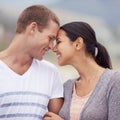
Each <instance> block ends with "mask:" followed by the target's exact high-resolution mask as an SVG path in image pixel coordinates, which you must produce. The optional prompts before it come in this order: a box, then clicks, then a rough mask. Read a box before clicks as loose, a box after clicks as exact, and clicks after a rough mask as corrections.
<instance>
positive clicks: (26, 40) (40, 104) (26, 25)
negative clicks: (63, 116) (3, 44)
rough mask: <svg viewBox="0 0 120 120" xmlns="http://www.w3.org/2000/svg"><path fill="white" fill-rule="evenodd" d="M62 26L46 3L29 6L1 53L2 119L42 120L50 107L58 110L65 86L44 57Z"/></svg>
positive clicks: (56, 111)
mask: <svg viewBox="0 0 120 120" xmlns="http://www.w3.org/2000/svg"><path fill="white" fill-rule="evenodd" d="M58 29H59V21H58V18H57V17H56V15H55V14H54V13H53V12H52V11H51V10H50V9H48V8H46V7H45V6H42V5H33V6H30V7H28V8H26V9H25V10H24V11H23V12H22V13H21V15H20V17H19V19H18V21H17V28H16V34H15V36H14V38H13V40H12V43H11V44H10V45H9V47H8V48H7V49H6V50H4V51H2V52H1V53H0V119H2V120H40V119H42V118H43V116H44V114H45V112H46V110H47V109H48V110H49V111H52V112H54V113H58V112H59V109H60V108H61V106H62V103H63V99H62V97H63V88H62V84H61V81H60V76H59V73H58V70H57V69H56V67H55V66H54V65H53V64H51V63H49V62H47V61H45V60H42V58H43V55H44V54H45V52H46V51H48V50H49V49H52V47H53V40H54V39H55V37H56V34H57V31H58Z"/></svg>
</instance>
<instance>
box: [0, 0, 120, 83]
mask: <svg viewBox="0 0 120 120" xmlns="http://www.w3.org/2000/svg"><path fill="white" fill-rule="evenodd" d="M34 4H43V5H45V6H47V7H49V8H50V9H52V10H53V11H54V12H55V13H56V14H57V16H58V17H59V19H60V22H61V25H62V24H64V23H67V22H71V21H85V22H88V23H89V24H90V25H91V26H92V27H93V28H94V30H95V32H96V36H97V39H98V41H99V42H101V43H102V44H103V45H104V46H105V47H106V48H107V50H108V52H109V54H110V56H111V59H112V63H113V68H114V69H117V70H120V47H119V46H120V40H119V38H120V22H119V21H120V12H119V11H120V7H119V6H120V1H119V0H92V1H90V0H74V1H73V0H66V1H65V0H29V1H26V0H1V1H0V6H1V7H0V51H1V50H3V49H5V48H6V47H7V46H8V45H9V43H10V42H11V40H12V37H13V36H14V34H15V28H16V21H17V18H18V16H19V14H20V13H21V12H22V11H23V9H24V8H26V7H28V6H30V5H34ZM45 59H47V60H49V61H51V62H52V63H54V64H55V65H57V67H58V68H59V70H60V72H61V75H62V78H63V81H65V80H67V79H69V78H74V77H76V76H77V73H76V70H74V68H72V67H70V66H64V67H60V66H59V65H58V64H57V59H56V56H55V55H54V53H52V52H51V51H49V52H48V53H47V54H46V55H45Z"/></svg>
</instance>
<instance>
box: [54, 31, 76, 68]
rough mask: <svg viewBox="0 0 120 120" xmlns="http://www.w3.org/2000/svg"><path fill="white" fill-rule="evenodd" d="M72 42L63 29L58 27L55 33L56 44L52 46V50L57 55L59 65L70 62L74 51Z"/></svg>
mask: <svg viewBox="0 0 120 120" xmlns="http://www.w3.org/2000/svg"><path fill="white" fill-rule="evenodd" d="M73 43H74V42H72V41H71V40H70V39H69V38H68V37H67V35H66V33H65V31H64V30H62V29H60V30H59V32H58V35H57V39H56V45H55V47H54V48H53V51H54V52H55V53H56V55H57V58H58V64H59V65H61V66H63V65H69V64H71V62H72V59H73V55H74V52H75V49H74V44H73Z"/></svg>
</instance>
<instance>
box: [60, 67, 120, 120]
mask: <svg viewBox="0 0 120 120" xmlns="http://www.w3.org/2000/svg"><path fill="white" fill-rule="evenodd" d="M74 82H75V80H68V81H67V82H65V83H64V104H63V106H62V108H61V110H60V113H59V115H60V116H61V117H62V118H63V119H64V120H70V103H71V97H72V92H73V86H74ZM80 116H81V117H80V120H120V72H117V71H113V70H110V69H106V70H105V71H104V73H103V74H102V75H101V77H100V79H99V81H98V83H97V85H96V87H95V89H94V90H93V92H92V94H91V96H90V97H89V99H88V101H87V103H86V104H85V106H84V108H83V110H82V112H81V114H80Z"/></svg>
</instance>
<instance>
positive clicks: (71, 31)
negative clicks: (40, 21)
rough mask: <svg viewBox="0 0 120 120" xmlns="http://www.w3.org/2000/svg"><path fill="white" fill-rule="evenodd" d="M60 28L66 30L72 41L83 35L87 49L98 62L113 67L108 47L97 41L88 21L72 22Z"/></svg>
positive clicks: (105, 66)
mask: <svg viewBox="0 0 120 120" xmlns="http://www.w3.org/2000/svg"><path fill="white" fill-rule="evenodd" d="M60 29H63V30H64V31H65V32H66V35H67V36H68V37H69V38H70V40H71V41H75V40H76V39H77V38H78V37H82V38H83V41H84V43H85V45H86V51H87V52H88V53H89V54H91V55H92V56H93V57H94V59H95V61H96V63H97V64H99V65H100V66H102V67H104V68H110V69H112V64H111V59H110V56H109V54H108V52H107V50H106V48H105V47H104V46H103V45H102V44H100V43H99V42H97V39H96V34H95V31H94V30H93V28H92V27H91V26H90V25H89V24H88V23H86V22H71V23H67V24H64V25H63V26H61V27H60ZM96 49H97V50H96ZM96 52H97V53H96Z"/></svg>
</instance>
